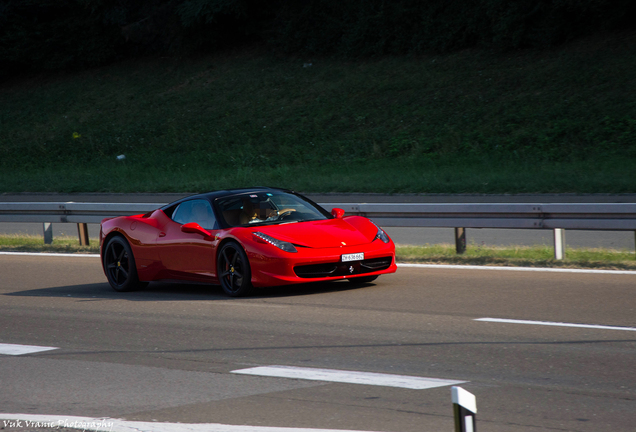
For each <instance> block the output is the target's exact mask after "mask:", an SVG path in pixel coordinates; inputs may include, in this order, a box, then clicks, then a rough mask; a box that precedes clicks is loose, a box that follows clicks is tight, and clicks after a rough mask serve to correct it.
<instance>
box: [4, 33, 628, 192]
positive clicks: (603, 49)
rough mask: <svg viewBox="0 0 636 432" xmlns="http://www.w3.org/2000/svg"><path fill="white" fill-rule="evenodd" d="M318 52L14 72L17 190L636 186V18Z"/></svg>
mask: <svg viewBox="0 0 636 432" xmlns="http://www.w3.org/2000/svg"><path fill="white" fill-rule="evenodd" d="M307 60H308V59H299V58H293V57H277V56H275V55H273V54H272V53H271V52H268V51H266V50H264V49H261V48H254V49H251V50H246V51H241V52H235V53H223V54H217V55H214V56H206V57H201V58H196V59H194V58H193V59H170V58H168V59H145V60H140V61H134V62H132V61H131V62H124V63H120V64H116V65H111V66H108V67H103V68H96V69H93V70H87V71H83V72H79V73H68V74H60V75H57V76H39V77H25V78H20V79H15V80H13V81H11V82H6V83H1V84H0V130H1V131H2V133H0V192H22V191H33V192H48V191H50V192H99V191H102V192H184V191H189V192H197V191H205V190H212V189H219V188H226V187H241V186H253V185H256V184H259V185H271V186H279V187H287V188H291V189H295V190H303V191H305V192H376V193H400V192H408V193H559V192H570V193H630V192H634V190H636V176H634V175H633V173H634V167H635V166H636V103H634V94H636V74H634V70H636V33H628V34H618V35H610V36H608V37H597V38H592V39H588V40H584V41H579V42H576V43H572V44H570V45H567V46H563V47H559V48H557V49H553V50H543V51H532V50H526V51H523V50H520V51H514V52H506V53H492V52H489V51H487V50H465V51H461V52H457V53H452V54H447V55H432V54H430V55H422V56H416V57H380V58H376V59H367V60H360V61H355V62H354V61H345V60H341V59H335V58H316V59H311V63H312V66H311V67H303V64H304V63H307ZM120 155H124V156H125V159H124V158H123V157H122V158H120V159H119V160H118V159H117V156H120Z"/></svg>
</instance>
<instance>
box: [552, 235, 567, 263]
mask: <svg viewBox="0 0 636 432" xmlns="http://www.w3.org/2000/svg"><path fill="white" fill-rule="evenodd" d="M563 258H565V230H564V229H563V228H555V229H554V259H556V260H562V259H563Z"/></svg>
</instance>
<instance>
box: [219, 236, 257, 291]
mask: <svg viewBox="0 0 636 432" xmlns="http://www.w3.org/2000/svg"><path fill="white" fill-rule="evenodd" d="M216 262H217V274H218V277H219V282H220V283H221V287H222V288H223V291H225V293H226V294H227V295H229V296H232V297H241V296H245V295H248V294H249V293H250V291H252V273H251V271H250V263H249V261H248V260H247V255H246V254H245V252H244V251H243V248H242V247H241V246H240V245H239V244H238V243H235V242H229V243H226V244H225V245H223V247H222V248H221V250H220V251H219V256H218V257H217V260H216Z"/></svg>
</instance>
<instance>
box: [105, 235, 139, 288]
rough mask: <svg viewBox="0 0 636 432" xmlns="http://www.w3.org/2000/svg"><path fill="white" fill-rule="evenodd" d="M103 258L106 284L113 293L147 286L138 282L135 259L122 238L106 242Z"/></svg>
mask: <svg viewBox="0 0 636 432" xmlns="http://www.w3.org/2000/svg"><path fill="white" fill-rule="evenodd" d="M103 258H104V270H105V272H106V277H107V278H108V283H109V284H110V286H111V287H112V288H113V289H114V290H115V291H120V292H123V291H133V290H136V289H138V288H143V287H144V286H146V285H148V283H147V282H140V281H139V277H138V276H137V267H135V257H134V256H133V253H132V249H131V248H130V245H129V244H128V242H127V241H126V239H124V238H123V237H120V236H116V237H113V238H111V239H110V240H109V241H108V244H107V245H106V247H105V248H104V257H103Z"/></svg>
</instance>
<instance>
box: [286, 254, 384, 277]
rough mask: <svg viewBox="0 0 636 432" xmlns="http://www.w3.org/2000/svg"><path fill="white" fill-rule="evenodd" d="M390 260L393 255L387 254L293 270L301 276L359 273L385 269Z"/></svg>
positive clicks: (311, 265)
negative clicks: (379, 256)
mask: <svg viewBox="0 0 636 432" xmlns="http://www.w3.org/2000/svg"><path fill="white" fill-rule="evenodd" d="M392 262H393V257H390V256H388V257H381V258H371V259H366V260H363V261H354V262H346V263H343V262H335V263H326V264H309V265H301V266H296V267H294V272H295V273H296V275H297V276H298V277H301V278H322V277H332V276H349V275H359V274H364V273H371V272H376V271H380V270H386V269H388V268H389V267H391V264H392Z"/></svg>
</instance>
